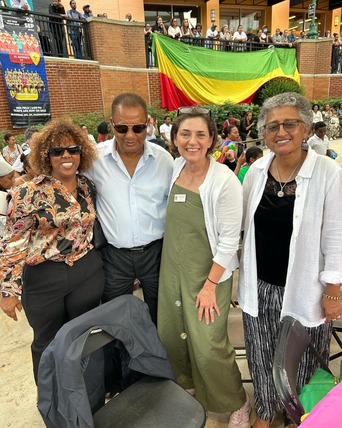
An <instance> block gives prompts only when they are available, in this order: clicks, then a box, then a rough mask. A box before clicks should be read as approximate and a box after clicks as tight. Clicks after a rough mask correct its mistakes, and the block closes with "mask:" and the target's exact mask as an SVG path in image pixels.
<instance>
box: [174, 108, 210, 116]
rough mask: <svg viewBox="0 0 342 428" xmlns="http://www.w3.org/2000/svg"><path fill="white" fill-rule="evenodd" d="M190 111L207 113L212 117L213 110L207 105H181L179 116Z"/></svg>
mask: <svg viewBox="0 0 342 428" xmlns="http://www.w3.org/2000/svg"><path fill="white" fill-rule="evenodd" d="M189 113H197V114H205V115H209V116H210V117H211V110H210V109H208V108H206V107H179V109H178V110H177V116H180V115H181V114H189Z"/></svg>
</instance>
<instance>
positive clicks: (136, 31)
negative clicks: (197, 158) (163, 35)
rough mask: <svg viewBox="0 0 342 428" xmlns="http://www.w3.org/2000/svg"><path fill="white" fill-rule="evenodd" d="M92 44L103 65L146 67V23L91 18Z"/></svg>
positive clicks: (94, 53)
mask: <svg viewBox="0 0 342 428" xmlns="http://www.w3.org/2000/svg"><path fill="white" fill-rule="evenodd" d="M89 30H90V44H91V47H92V54H93V58H94V60H95V61H98V62H99V63H100V64H101V65H114V66H119V67H130V68H145V67H146V54H145V36H144V24H143V23H139V22H123V21H115V20H109V19H105V20H91V21H90V22H89Z"/></svg>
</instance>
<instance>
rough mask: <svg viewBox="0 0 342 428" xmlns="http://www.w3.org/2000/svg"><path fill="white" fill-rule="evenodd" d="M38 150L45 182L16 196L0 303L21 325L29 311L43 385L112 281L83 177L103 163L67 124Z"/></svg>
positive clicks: (37, 138)
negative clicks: (77, 321) (52, 362)
mask: <svg viewBox="0 0 342 428" xmlns="http://www.w3.org/2000/svg"><path fill="white" fill-rule="evenodd" d="M30 148H31V152H30V155H29V156H30V164H31V166H32V168H33V169H34V170H35V172H36V174H37V175H36V177H35V178H33V179H32V180H31V181H28V182H26V183H24V184H23V185H21V186H19V187H15V188H14V189H13V190H11V191H10V192H9V194H10V201H9V206H8V211H7V223H6V228H5V231H4V236H3V239H2V240H1V241H0V259H1V267H0V284H1V288H0V289H1V301H0V303H1V308H2V309H3V311H4V312H5V313H6V314H7V315H8V316H9V317H11V318H13V320H14V321H17V313H16V311H17V310H18V311H21V309H22V306H23V307H24V309H25V313H26V316H27V319H28V321H29V323H30V325H31V327H32V329H33V333H34V337H33V342H32V346H31V350H32V360H33V372H34V378H35V381H36V383H37V376H38V365H39V361H40V357H41V355H42V353H43V351H44V349H45V348H46V347H47V346H48V344H49V343H50V342H51V341H52V339H53V338H54V336H55V334H56V333H57V331H58V330H59V329H60V328H61V327H62V325H63V324H65V323H66V322H67V321H69V320H71V319H73V318H75V317H77V316H79V315H81V314H83V313H85V312H87V311H89V310H90V309H92V308H94V307H96V306H97V305H98V304H99V302H100V298H101V296H102V293H103V289H104V273H103V269H102V260H101V258H100V256H99V255H98V254H97V252H96V251H95V250H94V249H93V245H92V243H91V241H92V238H93V224H94V220H95V208H94V204H93V201H92V196H91V192H90V189H89V184H88V183H89V180H88V179H86V178H85V177H84V176H83V175H81V173H82V172H84V171H86V170H88V169H89V168H90V166H91V164H92V162H93V160H94V159H95V158H96V156H97V152H96V148H95V147H94V144H93V143H92V142H91V141H89V139H88V138H87V137H86V136H85V135H84V133H83V131H82V130H81V129H80V128H79V127H78V126H76V125H74V124H72V123H71V122H67V121H64V120H60V119H59V120H53V121H51V122H49V124H47V125H46V126H45V127H44V128H43V129H42V130H41V131H40V132H39V133H36V134H35V135H34V136H33V139H32V141H31V144H30ZM78 173H79V174H78ZM20 299H21V300H20Z"/></svg>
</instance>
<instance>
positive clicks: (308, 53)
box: [297, 39, 332, 74]
mask: <svg viewBox="0 0 342 428" xmlns="http://www.w3.org/2000/svg"><path fill="white" fill-rule="evenodd" d="M331 48H332V42H331V40H328V39H325V40H324V39H322V40H304V41H302V42H300V43H298V46H297V64H298V65H297V67H298V71H299V73H300V74H329V73H330V59H331Z"/></svg>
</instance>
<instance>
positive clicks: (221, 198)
mask: <svg viewBox="0 0 342 428" xmlns="http://www.w3.org/2000/svg"><path fill="white" fill-rule="evenodd" d="M184 165H185V159H184V158H182V157H180V158H178V159H176V160H175V164H174V168H173V176H172V180H171V188H172V186H173V184H174V182H175V181H176V180H177V178H178V177H179V174H180V172H181V171H182V169H183V168H184ZM170 190H171V189H170ZM198 190H199V194H200V198H201V201H202V205H203V211H204V220H205V227H206V229H207V234H208V239H209V242H210V248H211V252H212V254H213V261H214V262H215V263H217V264H219V265H221V266H223V267H224V268H225V269H226V270H225V271H224V273H223V275H222V277H221V279H220V281H219V282H222V281H225V280H226V279H228V278H230V277H231V275H232V273H233V271H234V270H235V269H236V268H237V267H238V265H239V262H238V258H237V254H236V252H237V249H238V246H239V237H240V230H241V221H242V187H241V184H240V182H239V180H238V179H237V177H236V176H235V174H234V173H233V172H232V171H231V170H230V169H229V168H228V167H226V166H225V165H222V164H220V163H218V162H216V161H215V160H214V159H213V158H212V157H210V165H209V169H208V172H207V175H206V177H205V180H204V181H203V183H202V184H201V185H200V187H199V189H198ZM184 239H186V236H185V237H184Z"/></svg>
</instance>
